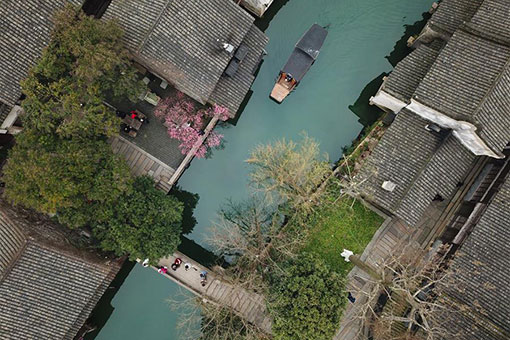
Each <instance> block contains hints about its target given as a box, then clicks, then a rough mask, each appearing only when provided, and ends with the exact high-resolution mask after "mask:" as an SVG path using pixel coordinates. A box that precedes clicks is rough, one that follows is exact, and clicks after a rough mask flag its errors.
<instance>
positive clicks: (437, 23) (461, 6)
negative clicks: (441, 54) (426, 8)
mask: <svg viewBox="0 0 510 340" xmlns="http://www.w3.org/2000/svg"><path fill="white" fill-rule="evenodd" d="M482 2H483V0H442V1H441V3H440V4H439V7H438V8H437V10H436V12H435V13H434V14H433V15H432V17H431V18H430V20H429V25H431V26H432V27H433V28H435V29H439V30H441V31H445V32H447V33H449V34H453V32H455V30H456V29H457V28H458V27H459V26H460V25H461V24H463V23H464V22H466V21H469V20H470V19H471V17H472V16H473V15H474V14H475V12H476V10H477V9H478V7H480V4H481V3H482Z"/></svg>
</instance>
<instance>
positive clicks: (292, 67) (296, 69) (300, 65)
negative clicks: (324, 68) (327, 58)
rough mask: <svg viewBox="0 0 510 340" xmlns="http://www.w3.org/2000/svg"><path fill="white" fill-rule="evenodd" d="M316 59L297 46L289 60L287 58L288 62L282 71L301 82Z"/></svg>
mask: <svg viewBox="0 0 510 340" xmlns="http://www.w3.org/2000/svg"><path fill="white" fill-rule="evenodd" d="M314 61H315V60H313V59H312V58H311V57H310V56H309V55H308V54H306V53H304V52H303V51H301V50H300V49H297V48H295V49H294V51H293V52H292V54H291V55H290V58H289V60H287V63H286V64H285V66H284V67H283V68H282V72H284V73H286V74H289V75H290V76H291V77H292V78H294V79H296V81H297V82H299V81H301V79H303V77H304V76H305V74H306V72H307V71H308V69H309V68H310V66H312V64H313V62H314Z"/></svg>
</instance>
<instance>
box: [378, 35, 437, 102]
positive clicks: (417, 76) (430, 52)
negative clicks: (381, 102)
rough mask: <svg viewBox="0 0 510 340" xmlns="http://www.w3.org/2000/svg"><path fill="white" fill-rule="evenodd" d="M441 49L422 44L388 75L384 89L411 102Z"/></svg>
mask: <svg viewBox="0 0 510 340" xmlns="http://www.w3.org/2000/svg"><path fill="white" fill-rule="evenodd" d="M438 54H439V51H437V50H435V49H432V48H430V47H428V46H426V45H420V46H419V47H418V48H417V49H415V50H414V51H412V52H411V53H410V54H409V55H408V56H407V57H405V58H404V59H403V60H402V61H400V62H399V63H398V64H397V65H396V66H395V68H394V69H393V71H392V72H391V74H390V75H389V76H388V78H387V79H386V81H385V82H384V85H383V87H382V89H383V90H384V91H385V92H387V93H389V94H391V95H393V96H395V97H396V98H398V99H400V100H402V101H404V102H407V103H409V102H410V100H411V97H412V95H413V93H414V91H415V90H416V88H417V87H418V85H419V84H420V82H421V81H422V79H423V77H425V75H426V74H427V72H428V71H429V69H430V67H431V66H432V64H433V63H434V61H435V60H436V58H437V55H438Z"/></svg>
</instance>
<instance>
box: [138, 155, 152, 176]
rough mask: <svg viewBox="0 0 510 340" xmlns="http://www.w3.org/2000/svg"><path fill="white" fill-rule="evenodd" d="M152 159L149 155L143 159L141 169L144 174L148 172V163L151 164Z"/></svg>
mask: <svg viewBox="0 0 510 340" xmlns="http://www.w3.org/2000/svg"><path fill="white" fill-rule="evenodd" d="M150 161H151V159H150V158H149V157H145V158H144V159H143V162H142V164H140V171H141V173H142V174H146V173H147V170H146V168H147V164H149V162H150Z"/></svg>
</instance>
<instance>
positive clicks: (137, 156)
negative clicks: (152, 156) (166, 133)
mask: <svg viewBox="0 0 510 340" xmlns="http://www.w3.org/2000/svg"><path fill="white" fill-rule="evenodd" d="M140 157H143V155H142V153H141V152H137V153H136V154H135V156H134V157H133V159H132V160H131V162H130V163H129V167H130V168H132V169H133V172H134V170H135V164H136V163H137V162H138V160H139V159H140Z"/></svg>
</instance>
